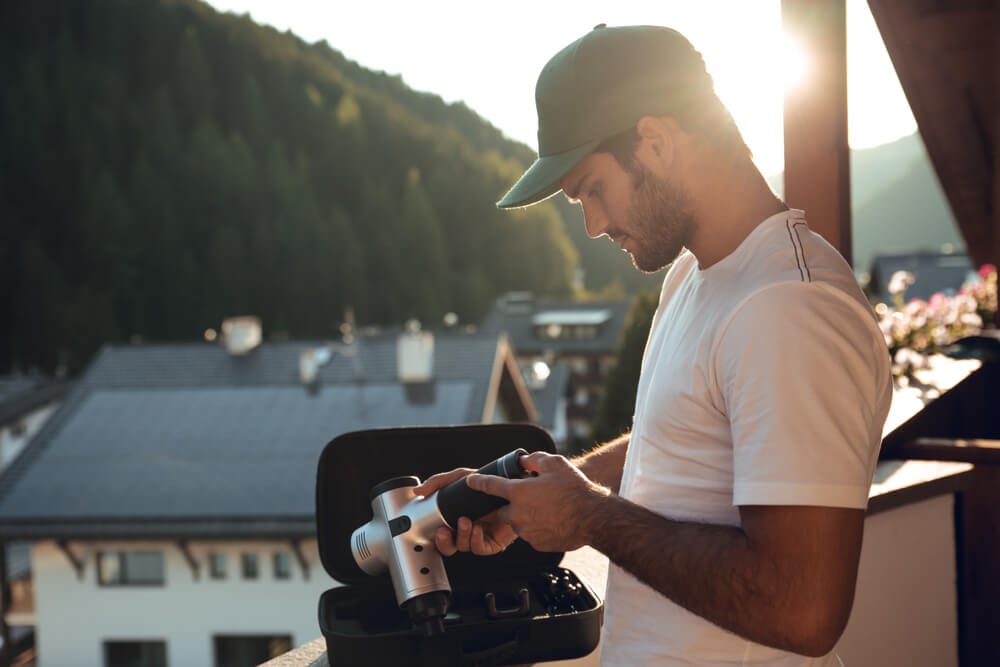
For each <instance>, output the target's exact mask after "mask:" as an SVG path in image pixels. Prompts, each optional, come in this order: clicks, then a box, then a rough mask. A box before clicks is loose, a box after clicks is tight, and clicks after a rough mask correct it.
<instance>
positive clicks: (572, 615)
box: [316, 424, 604, 667]
mask: <svg viewBox="0 0 1000 667" xmlns="http://www.w3.org/2000/svg"><path fill="white" fill-rule="evenodd" d="M518 447H523V448H524V449H526V450H528V451H529V452H530V451H538V450H541V451H546V452H550V453H552V452H554V451H555V445H554V443H553V442H552V439H551V437H549V434H548V433H547V432H546V431H544V430H543V429H541V428H538V427H537V426H532V425H530V424H490V425H470V426H451V427H414V428H391V429H374V430H367V431H356V432H352V433H345V434H343V435H340V436H337V437H336V438H334V439H333V440H332V441H331V442H330V443H329V444H327V446H326V448H325V449H324V450H323V453H322V455H321V456H320V460H319V469H318V473H317V479H316V532H317V537H318V541H319V554H320V559H321V560H322V562H323V567H324V568H325V569H326V571H327V572H328V573H329V574H330V576H331V577H333V578H334V579H336V580H337V581H338V582H340V583H341V584H343V585H341V586H339V587H337V588H332V589H330V590H328V591H326V592H324V593H323V594H322V596H321V597H320V600H319V625H320V630H321V631H322V633H323V636H324V637H325V638H326V647H327V656H328V659H329V662H330V665H331V667H347V666H350V667H365V666H372V665H386V666H388V665H393V666H395V665H414V666H417V665H427V666H431V665H433V666H435V667H436V666H440V665H464V666H476V667H480V666H482V667H486V666H492V665H516V664H523V663H532V662H543V661H548V660H563V659H570V658H577V657H581V656H584V655H587V654H589V653H590V652H591V651H593V650H594V649H595V648H596V647H597V644H598V641H599V639H600V630H601V623H602V621H603V614H604V604H603V601H602V600H601V599H600V597H599V596H598V595H597V594H596V593H595V592H594V591H593V589H592V588H591V587H590V585H589V584H588V583H587V582H586V581H584V580H582V579H580V578H579V577H577V576H576V575H575V574H574V573H573V572H571V571H570V570H567V569H565V568H561V567H559V562H560V561H561V560H562V557H563V555H564V554H563V553H545V552H539V551H535V550H534V549H532V548H531V547H530V546H528V544H527V543H525V542H523V541H521V540H518V541H516V542H515V543H514V544H512V545H511V546H510V547H509V548H507V550H505V551H504V552H502V553H500V554H497V555H495V556H486V557H483V556H473V555H471V554H463V553H460V554H456V555H454V556H452V557H450V558H446V559H445V566H446V568H447V571H448V578H449V580H450V582H451V587H452V595H451V603H450V605H449V614H448V616H447V617H446V618H445V632H444V633H443V634H441V635H435V636H432V637H425V636H424V635H423V634H422V633H420V632H419V631H417V630H414V629H413V628H411V627H410V622H409V619H408V617H407V614H406V612H405V611H404V610H401V609H400V608H399V607H398V606H397V604H396V598H395V595H394V594H393V589H392V583H391V582H390V580H389V576H388V574H385V575H382V576H379V577H371V576H369V575H367V574H365V573H364V572H362V571H361V569H360V568H359V567H358V566H357V564H356V563H355V562H354V557H353V556H352V555H351V548H350V537H351V533H352V532H353V531H354V529H356V528H357V527H358V526H361V525H362V524H364V523H366V522H367V521H369V520H370V519H371V518H372V511H371V505H370V504H369V500H368V493H369V491H370V490H371V487H372V486H374V485H375V484H377V483H379V482H381V481H383V480H386V479H389V478H390V477H396V476H401V475H416V476H418V477H420V478H421V479H426V478H427V477H429V476H430V475H432V474H434V473H436V472H442V471H446V470H451V469H452V468H457V467H469V468H479V467H480V466H482V465H485V464H486V463H489V462H490V461H492V460H494V459H496V458H498V457H500V456H502V455H504V454H506V453H508V452H510V451H511V450H513V449H516V448H518ZM521 589H527V590H528V592H529V594H528V598H529V601H530V605H529V607H528V609H527V611H526V612H524V611H522V609H519V608H518V607H519V606H521V607H522V608H523V605H520V603H521V601H522V597H521V596H522V595H523V594H522V593H521V592H520V591H521ZM567 591H570V593H569V594H567ZM488 593H492V594H493V595H494V602H495V604H494V607H495V608H496V609H497V613H494V614H492V615H491V613H490V611H489V610H488V606H487V603H486V596H487V594H488Z"/></svg>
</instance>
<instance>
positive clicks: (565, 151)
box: [497, 23, 714, 208]
mask: <svg viewBox="0 0 1000 667" xmlns="http://www.w3.org/2000/svg"><path fill="white" fill-rule="evenodd" d="M706 95H714V92H713V89H712V78H711V77H710V76H709V75H708V72H706V71H705V63H704V61H703V60H702V57H701V54H700V53H698V52H697V51H696V50H695V49H694V47H693V46H691V43H690V42H689V41H688V40H687V38H685V37H684V36H683V35H681V34H680V33H679V32H677V31H676V30H672V29H670V28H662V27H657V26H626V27H616V28H608V27H607V26H605V25H604V24H603V23H602V24H601V25H599V26H597V27H595V28H594V29H593V30H591V31H590V32H588V33H587V34H586V35H584V36H583V37H581V38H580V39H578V40H576V41H575V42H573V43H572V44H570V45H569V46H567V47H566V48H564V49H563V50H562V51H560V52H559V53H557V54H556V55H554V56H553V57H552V59H551V60H549V62H548V63H547V64H546V65H545V67H544V68H543V69H542V73H541V74H540V75H539V76H538V83H537V85H536V86H535V106H536V107H537V109H538V159H537V160H535V162H534V164H532V165H531V166H530V167H529V168H528V170H527V171H526V172H524V174H523V175H522V176H521V178H520V179H519V180H518V181H517V183H515V184H514V187H512V188H511V189H510V191H509V192H507V194H505V195H504V196H503V198H502V199H501V200H500V201H498V202H497V206H498V207H499V208H518V207H522V206H530V205H531V204H535V203H538V202H540V201H542V200H543V199H546V198H548V197H551V196H552V195H554V194H556V193H557V192H559V190H560V189H561V186H560V185H559V181H560V179H561V178H562V177H563V176H565V175H566V173H567V172H569V171H570V170H571V169H572V168H573V167H575V166H576V165H577V164H578V163H579V162H580V161H581V160H582V159H583V158H585V157H587V155H589V154H590V153H591V152H592V151H593V150H594V149H595V148H597V146H598V145H600V143H601V142H602V141H604V140H605V139H607V138H609V137H612V136H614V135H615V134H618V133H619V132H624V131H625V130H627V129H629V128H630V127H633V126H635V124H636V123H637V122H638V121H639V119H640V118H642V117H643V116H650V115H652V116H665V115H670V113H671V112H672V111H676V110H677V109H679V108H680V107H682V106H684V105H687V104H690V103H692V102H695V101H697V100H699V99H704V97H705V96H706Z"/></svg>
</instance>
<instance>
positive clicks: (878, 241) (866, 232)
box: [768, 134, 965, 271]
mask: <svg viewBox="0 0 1000 667" xmlns="http://www.w3.org/2000/svg"><path fill="white" fill-rule="evenodd" d="M850 158H851V212H852V220H851V227H852V233H853V237H854V238H853V246H854V266H855V267H856V268H857V269H858V270H860V271H867V270H868V269H869V268H871V262H872V259H873V258H874V257H875V255H876V254H878V253H883V252H913V251H917V250H935V251H936V250H939V249H940V248H941V246H942V245H945V244H951V245H952V246H954V247H955V248H956V249H959V250H961V249H963V248H964V247H965V242H964V241H963V240H962V236H961V234H960V233H959V231H958V226H957V225H956V224H955V216H954V215H953V214H952V212H951V209H950V208H949V206H948V202H947V200H946V199H945V196H944V191H943V190H942V189H941V184H940V182H938V179H937V176H936V175H935V174H934V169H933V167H931V163H930V158H928V156H927V151H926V150H925V149H924V145H923V142H922V141H921V140H920V137H919V135H917V134H911V135H909V136H906V137H902V138H901V139H897V140H896V141H893V142H890V143H887V144H882V145H881V146H874V147H872V148H860V149H853V148H852V149H851V155H850ZM783 178H784V175H783V174H781V173H778V174H775V175H773V176H770V177H768V181H769V182H770V183H771V186H772V187H773V188H774V189H775V190H776V191H778V192H779V193H780V192H782V191H783V188H782V185H783V184H782V179H783ZM793 204H794V202H793ZM807 213H808V212H807Z"/></svg>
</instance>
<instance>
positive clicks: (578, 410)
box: [481, 292, 629, 451]
mask: <svg viewBox="0 0 1000 667" xmlns="http://www.w3.org/2000/svg"><path fill="white" fill-rule="evenodd" d="M628 307H629V304H628V302H626V301H594V302H585V303H573V302H565V301H547V300H543V299H537V298H535V296H534V295H532V294H530V293H527V292H511V293H508V294H506V295H504V296H502V297H500V298H499V299H497V301H496V304H495V305H494V306H493V309H492V310H491V311H490V312H489V313H488V314H487V315H486V318H485V319H484V320H483V324H482V327H481V330H482V331H483V332H484V333H490V334H494V335H498V334H501V333H503V334H506V335H507V336H508V337H509V338H510V342H511V346H512V347H513V348H514V353H515V354H516V355H517V361H518V363H519V364H520V365H521V367H522V368H524V369H528V371H529V372H530V371H531V369H533V368H535V365H536V364H538V363H542V364H545V365H547V366H548V367H549V368H557V367H565V368H567V369H568V370H569V379H568V384H567V386H566V390H565V391H566V399H567V401H566V404H567V406H566V423H567V430H568V433H567V438H566V441H565V445H564V446H565V448H566V450H567V451H575V450H578V449H579V448H581V447H587V446H589V445H591V444H593V443H592V442H591V441H590V430H591V427H592V425H593V423H594V420H595V419H596V418H597V411H598V408H599V406H600V401H601V397H602V395H603V393H604V381H605V379H606V378H607V376H608V372H609V371H610V370H611V368H612V367H613V366H614V364H615V358H616V357H615V352H616V347H617V345H618V337H619V336H620V335H621V331H622V329H623V328H624V326H625V316H626V314H627V313H628ZM553 377H554V378H555V379H558V376H553Z"/></svg>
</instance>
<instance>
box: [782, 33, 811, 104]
mask: <svg viewBox="0 0 1000 667" xmlns="http://www.w3.org/2000/svg"><path fill="white" fill-rule="evenodd" d="M778 58H779V61H778V63H777V64H778V67H779V68H780V71H781V73H782V83H783V84H784V87H785V90H786V91H787V90H791V89H793V88H795V87H796V86H797V85H799V83H801V82H802V81H803V79H805V76H806V73H807V72H808V71H809V56H808V55H807V54H806V51H805V49H803V48H802V45H801V44H799V43H798V42H797V41H795V40H794V39H793V38H791V37H789V36H788V35H782V36H781V46H780V52H779V54H778Z"/></svg>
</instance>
